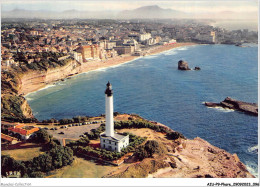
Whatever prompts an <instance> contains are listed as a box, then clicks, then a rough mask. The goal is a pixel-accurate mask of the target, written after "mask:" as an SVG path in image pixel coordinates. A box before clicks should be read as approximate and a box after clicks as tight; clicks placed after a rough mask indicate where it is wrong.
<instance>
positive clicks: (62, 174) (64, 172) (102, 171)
mask: <svg viewBox="0 0 260 187" xmlns="http://www.w3.org/2000/svg"><path fill="white" fill-rule="evenodd" d="M74 158H75V160H74V161H73V164H72V165H70V166H65V167H64V168H61V169H58V170H56V171H54V172H53V173H52V175H50V176H48V178H101V177H102V176H104V175H106V174H108V173H109V172H111V171H113V170H116V169H117V167H115V166H103V165H99V164H97V163H94V162H91V161H87V160H84V159H83V158H78V157H74Z"/></svg>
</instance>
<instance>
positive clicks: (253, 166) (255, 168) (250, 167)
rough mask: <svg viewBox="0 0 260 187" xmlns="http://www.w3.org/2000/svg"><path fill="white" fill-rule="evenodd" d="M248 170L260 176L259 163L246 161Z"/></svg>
mask: <svg viewBox="0 0 260 187" xmlns="http://www.w3.org/2000/svg"><path fill="white" fill-rule="evenodd" d="M245 165H246V168H247V170H248V171H249V172H250V173H251V174H252V175H254V176H255V177H256V178H258V166H257V164H254V163H252V162H250V161H246V162H245Z"/></svg>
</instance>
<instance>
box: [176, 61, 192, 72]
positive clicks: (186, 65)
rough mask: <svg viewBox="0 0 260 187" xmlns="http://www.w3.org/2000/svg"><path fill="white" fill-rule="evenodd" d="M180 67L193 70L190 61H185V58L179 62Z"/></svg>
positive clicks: (180, 68)
mask: <svg viewBox="0 0 260 187" xmlns="http://www.w3.org/2000/svg"><path fill="white" fill-rule="evenodd" d="M178 69H179V70H191V69H190V68H189V65H188V62H186V61H183V60H180V61H179V62H178Z"/></svg>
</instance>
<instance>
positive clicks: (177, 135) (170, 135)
mask: <svg viewBox="0 0 260 187" xmlns="http://www.w3.org/2000/svg"><path fill="white" fill-rule="evenodd" d="M166 136H167V138H169V139H171V140H177V139H178V138H183V139H186V138H185V136H183V134H181V133H179V132H177V131H175V132H169V133H167V134H166Z"/></svg>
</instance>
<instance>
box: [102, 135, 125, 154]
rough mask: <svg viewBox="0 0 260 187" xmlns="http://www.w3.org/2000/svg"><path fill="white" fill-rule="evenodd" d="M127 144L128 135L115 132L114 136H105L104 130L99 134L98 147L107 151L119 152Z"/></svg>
mask: <svg viewBox="0 0 260 187" xmlns="http://www.w3.org/2000/svg"><path fill="white" fill-rule="evenodd" d="M128 144H129V135H127V136H124V135H122V134H118V133H115V134H114V136H113V137H112V136H106V134H105V132H103V133H101V134H100V147H101V148H103V149H106V150H109V151H116V152H120V151H121V149H123V148H125V147H127V146H128Z"/></svg>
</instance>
